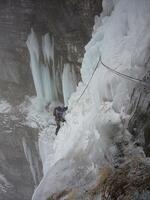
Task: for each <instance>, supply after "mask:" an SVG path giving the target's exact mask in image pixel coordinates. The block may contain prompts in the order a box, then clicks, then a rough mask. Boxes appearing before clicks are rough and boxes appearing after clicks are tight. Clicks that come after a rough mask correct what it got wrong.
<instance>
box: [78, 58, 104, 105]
mask: <svg viewBox="0 0 150 200" xmlns="http://www.w3.org/2000/svg"><path fill="white" fill-rule="evenodd" d="M100 61H101V56H100V57H99V59H98V62H97V64H96V67H95V69H94V71H93V73H92V75H91V78H90V79H89V81H88V83H87V85H86V87H85V88H84V90H83V92H82V93H81V95H80V97H79V98H78V100H77V101H76V104H78V102H79V101H80V99H81V97H82V96H83V95H84V93H85V91H86V90H87V88H88V86H89V84H90V82H91V80H92V78H93V76H94V74H95V72H96V69H97V68H98V65H99V63H100Z"/></svg>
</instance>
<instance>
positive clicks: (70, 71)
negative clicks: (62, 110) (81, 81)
mask: <svg viewBox="0 0 150 200" xmlns="http://www.w3.org/2000/svg"><path fill="white" fill-rule="evenodd" d="M62 87H63V97H64V103H65V105H68V99H69V98H70V96H71V94H72V93H73V92H74V91H75V90H76V87H77V78H76V73H75V70H74V66H73V65H69V64H65V65H64V70H63V75H62Z"/></svg>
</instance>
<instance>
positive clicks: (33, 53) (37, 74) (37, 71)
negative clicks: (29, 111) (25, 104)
mask: <svg viewBox="0 0 150 200" xmlns="http://www.w3.org/2000/svg"><path fill="white" fill-rule="evenodd" d="M27 47H28V50H29V53H30V67H31V71H32V76H33V80H34V85H35V89H36V93H37V97H38V98H39V99H41V100H42V99H43V95H44V94H43V84H42V75H41V67H40V60H39V57H40V50H39V44H38V40H37V37H36V35H35V33H34V31H33V30H31V33H30V34H29V36H28V39H27Z"/></svg>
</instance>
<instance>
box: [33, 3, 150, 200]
mask: <svg viewBox="0 0 150 200" xmlns="http://www.w3.org/2000/svg"><path fill="white" fill-rule="evenodd" d="M149 13H150V1H148V0H143V1H141V0H126V1H124V0H115V1H114V0H104V1H103V12H102V14H101V16H100V17H97V18H96V24H95V26H94V32H93V35H92V39H91V41H90V42H89V43H88V45H87V46H86V47H85V50H86V53H85V55H84V59H83V63H82V68H81V73H82V74H81V75H82V82H81V83H80V84H79V86H78V88H77V91H76V92H75V93H73V95H72V96H71V98H70V99H69V103H68V107H69V110H70V112H69V113H68V114H67V115H66V121H67V123H65V124H64V126H63V127H62V128H61V129H60V131H59V134H58V136H57V137H56V139H55V141H54V142H53V146H51V150H50V151H49V154H47V158H45V159H47V160H48V161H49V162H48V163H47V162H45V163H46V165H47V166H46V167H45V168H46V171H45V173H44V174H45V175H44V177H43V179H42V181H41V183H40V185H39V186H38V188H37V189H36V190H35V193H34V195H33V200H46V199H47V198H48V197H50V196H51V195H52V194H54V193H57V192H61V191H65V190H70V189H72V188H80V189H81V188H82V187H83V186H84V189H85V187H88V186H89V182H90V181H91V182H92V180H93V179H94V178H95V177H96V175H97V173H98V169H99V168H100V167H101V166H105V165H107V166H109V165H112V164H113V162H114V155H115V153H116V146H115V145H114V144H115V143H116V142H117V141H118V140H119V139H120V138H126V140H127V141H130V133H129V132H128V131H127V130H126V129H125V127H124V123H123V122H127V120H128V117H129V114H130V113H129V112H128V105H129V103H130V102H129V100H130V95H131V93H132V90H133V88H134V87H135V83H132V82H130V81H127V80H124V79H122V78H120V77H118V76H116V75H114V74H112V73H110V72H109V71H108V70H107V69H105V68H104V67H103V66H102V65H101V63H99V66H98V68H97V70H96V73H95V75H94V77H93V79H92V81H91V83H90V86H89V88H88V89H87V91H86V92H85V94H84V96H83V97H82V98H81V99H80V102H79V103H78V104H76V101H77V100H78V98H79V96H80V95H81V93H82V91H83V90H84V88H85V86H86V83H87V81H88V80H89V79H90V77H91V74H92V72H93V70H94V68H95V65H96V63H97V61H98V59H99V57H101V59H102V60H103V62H104V63H105V64H107V65H109V66H111V67H112V68H115V70H117V71H119V72H122V73H125V74H128V75H130V76H134V77H135V78H140V79H142V77H143V75H144V74H145V73H146V70H148V69H146V66H145V63H146V62H147V59H148V55H149V53H150V50H149V49H150V48H149V47H150V35H149V32H150V18H149ZM67 70H68V68H67V66H66V67H65V69H64V73H63V82H64V83H63V84H64V85H65V81H66V82H67V81H68V80H67V79H66V74H68V73H69V72H68V71H67ZM63 90H64V93H65V91H66V90H68V88H67V86H66V85H65V86H64V88H63ZM67 95H68V94H67V93H66V97H65V98H66V99H67ZM65 101H67V100H65ZM74 105H75V106H74ZM122 119H123V120H122ZM49 130H51V127H50V129H49ZM46 131H47V132H48V129H47V130H46ZM51 134H52V132H51ZM45 135H46V134H45ZM43 137H44V130H43ZM48 142H49V143H50V142H51V141H48ZM48 142H47V143H48ZM83 199H86V198H83Z"/></svg>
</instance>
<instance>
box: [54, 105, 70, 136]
mask: <svg viewBox="0 0 150 200" xmlns="http://www.w3.org/2000/svg"><path fill="white" fill-rule="evenodd" d="M67 109H68V107H60V106H58V107H56V108H54V111H53V115H54V116H55V121H56V125H57V128H56V131H55V135H57V133H58V131H59V129H60V123H61V122H65V121H66V120H65V118H64V113H65V111H66V110H67Z"/></svg>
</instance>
